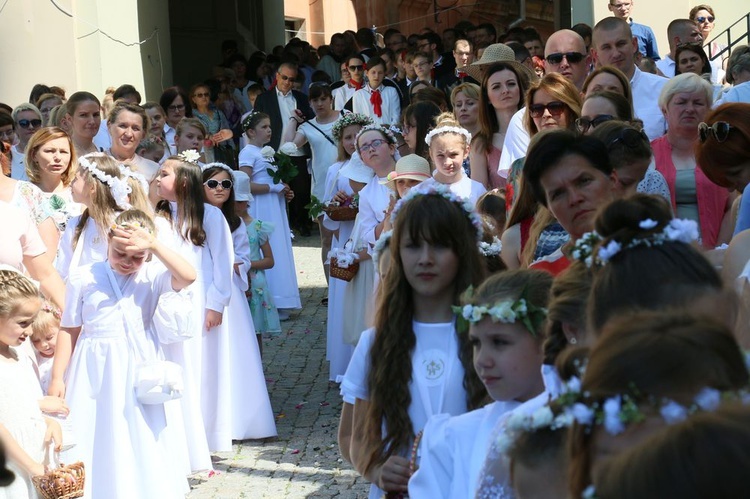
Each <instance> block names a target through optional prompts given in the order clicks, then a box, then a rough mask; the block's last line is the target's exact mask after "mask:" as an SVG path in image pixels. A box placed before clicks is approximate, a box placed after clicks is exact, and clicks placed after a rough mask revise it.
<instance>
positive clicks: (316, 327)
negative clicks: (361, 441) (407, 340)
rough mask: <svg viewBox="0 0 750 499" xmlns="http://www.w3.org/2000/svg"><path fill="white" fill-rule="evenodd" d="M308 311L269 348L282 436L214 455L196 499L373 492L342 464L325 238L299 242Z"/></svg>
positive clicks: (266, 360)
mask: <svg viewBox="0 0 750 499" xmlns="http://www.w3.org/2000/svg"><path fill="white" fill-rule="evenodd" d="M294 260H295V264H296V266H297V279H298V282H299V287H300V294H301V297H302V305H303V309H302V310H301V311H296V312H294V313H293V314H292V316H291V318H290V320H288V321H286V322H282V329H283V332H282V334H281V335H280V336H276V337H273V338H266V339H264V341H263V349H264V350H263V367H264V371H265V373H266V379H267V385H268V391H269V393H270V395H271V404H272V406H273V409H274V413H275V414H276V426H277V430H278V434H279V435H278V437H277V438H274V439H267V440H265V441H251V440H247V441H242V442H235V444H234V446H233V448H232V452H222V453H217V454H214V455H213V460H214V468H215V470H216V473H215V474H213V475H212V476H210V477H209V476H208V475H206V474H201V475H196V476H194V477H193V478H191V480H190V485H191V488H192V491H191V493H190V494H189V495H188V498H189V499H209V498H210V499H235V498H266V497H267V498H307V497H309V498H333V497H335V498H341V499H345V498H357V497H367V492H368V490H369V485H368V484H367V482H365V481H364V480H363V479H362V478H361V477H359V476H358V475H357V473H356V472H355V471H354V470H353V469H352V467H351V465H350V464H349V463H347V462H343V461H342V460H341V458H340V455H339V451H338V445H337V443H336V432H337V430H338V418H339V415H340V413H341V397H340V396H339V390H338V385H337V384H335V383H329V381H328V363H327V362H326V360H325V353H326V311H327V309H326V307H324V306H322V305H321V300H322V299H323V297H324V296H325V291H326V283H325V278H324V276H323V270H322V266H321V265H320V239H319V237H318V235H317V233H315V232H314V233H313V235H312V237H307V238H300V237H297V239H296V240H295V241H294Z"/></svg>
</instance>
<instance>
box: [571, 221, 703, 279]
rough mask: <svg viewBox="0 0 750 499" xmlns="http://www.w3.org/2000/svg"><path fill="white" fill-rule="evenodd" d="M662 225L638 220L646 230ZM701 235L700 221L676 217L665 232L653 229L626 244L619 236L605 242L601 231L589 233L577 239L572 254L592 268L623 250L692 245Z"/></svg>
mask: <svg viewBox="0 0 750 499" xmlns="http://www.w3.org/2000/svg"><path fill="white" fill-rule="evenodd" d="M658 225H659V223H658V222H657V221H656V220H652V219H650V218H647V219H645V220H641V221H640V222H639V223H638V226H639V227H640V228H641V229H644V230H652V229H655V228H656V227H657V226H658ZM699 238H700V233H699V231H698V224H697V223H696V222H695V221H694V220H688V219H683V218H673V219H672V220H670V221H669V223H668V224H667V225H665V226H664V228H663V229H662V230H661V232H653V233H651V234H648V235H646V237H642V238H635V239H632V240H631V241H630V242H628V243H627V244H626V245H624V246H623V244H622V243H620V242H619V241H617V240H615V239H609V240H608V241H607V242H606V244H604V243H603V242H602V237H601V236H600V235H599V234H597V233H596V232H587V233H586V234H584V235H583V236H581V238H579V239H578V241H576V243H575V246H574V249H573V252H572V253H571V256H572V257H573V258H575V259H576V260H580V261H581V262H583V263H584V264H586V266H587V267H591V266H592V265H594V264H596V265H599V266H603V265H604V264H606V263H607V262H608V261H610V260H611V259H612V258H613V257H614V256H615V255H617V254H618V253H620V252H621V251H624V250H628V249H631V248H635V247H637V246H647V247H649V248H650V247H652V246H660V245H662V244H664V243H665V242H670V241H671V242H681V243H685V244H690V243H692V242H693V241H697V240H698V239H699ZM597 243H600V246H599V249H598V250H596V249H595V245H596V244H597Z"/></svg>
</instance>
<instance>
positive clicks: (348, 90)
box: [332, 55, 365, 111]
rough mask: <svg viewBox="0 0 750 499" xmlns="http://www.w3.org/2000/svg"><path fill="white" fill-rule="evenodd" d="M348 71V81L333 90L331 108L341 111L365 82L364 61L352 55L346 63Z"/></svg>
mask: <svg viewBox="0 0 750 499" xmlns="http://www.w3.org/2000/svg"><path fill="white" fill-rule="evenodd" d="M346 67H347V69H348V70H349V81H347V82H346V84H345V85H342V86H340V87H338V88H337V89H335V90H333V92H332V95H333V108H334V109H335V110H337V111H341V110H342V109H344V106H346V104H347V102H349V100H350V99H351V98H352V97H354V92H356V91H357V90H359V89H360V88H362V85H363V83H364V81H365V61H364V60H363V59H362V57H360V56H359V55H353V56H351V57H349V59H347V61H346Z"/></svg>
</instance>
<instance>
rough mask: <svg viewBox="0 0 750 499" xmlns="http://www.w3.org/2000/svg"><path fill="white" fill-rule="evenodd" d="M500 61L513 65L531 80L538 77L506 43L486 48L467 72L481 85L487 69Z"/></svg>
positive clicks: (468, 67)
mask: <svg viewBox="0 0 750 499" xmlns="http://www.w3.org/2000/svg"><path fill="white" fill-rule="evenodd" d="M498 62H504V63H507V64H509V65H510V66H513V68H514V69H515V70H516V71H518V72H519V73H521V74H523V75H526V78H527V79H528V81H529V82H532V81H536V80H537V79H538V77H537V75H536V73H535V72H534V70H532V69H531V68H528V67H526V66H525V65H523V64H521V63H520V62H518V61H516V54H515V53H514V52H513V49H512V48H510V47H508V46H507V45H505V44H504V43H493V44H492V45H490V46H489V47H487V48H486V49H484V52H483V53H482V57H481V58H480V59H479V60H478V61H476V62H474V63H472V64H469V65H468V66H466V73H467V74H468V75H469V76H471V77H472V78H474V79H475V80H477V81H478V82H479V83H480V85H481V83H482V80H483V79H484V73H485V71H487V70H488V69H489V68H490V66H492V65H493V64H497V63H498Z"/></svg>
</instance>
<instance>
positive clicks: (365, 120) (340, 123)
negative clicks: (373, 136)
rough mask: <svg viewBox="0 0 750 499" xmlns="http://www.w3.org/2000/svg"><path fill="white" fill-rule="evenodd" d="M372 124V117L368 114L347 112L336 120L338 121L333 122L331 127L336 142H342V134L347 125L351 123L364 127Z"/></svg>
mask: <svg viewBox="0 0 750 499" xmlns="http://www.w3.org/2000/svg"><path fill="white" fill-rule="evenodd" d="M372 124H373V121H372V118H370V117H369V116H367V115H366V114H361V113H346V114H345V115H343V116H342V117H341V118H339V119H338V120H336V123H334V124H333V128H332V129H331V133H332V134H333V138H334V140H335V141H336V142H341V135H342V134H343V133H344V129H345V128H346V127H348V126H351V125H360V126H363V127H364V126H367V125H372Z"/></svg>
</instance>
